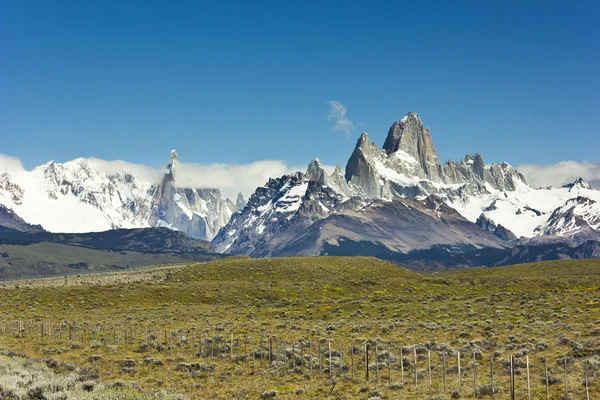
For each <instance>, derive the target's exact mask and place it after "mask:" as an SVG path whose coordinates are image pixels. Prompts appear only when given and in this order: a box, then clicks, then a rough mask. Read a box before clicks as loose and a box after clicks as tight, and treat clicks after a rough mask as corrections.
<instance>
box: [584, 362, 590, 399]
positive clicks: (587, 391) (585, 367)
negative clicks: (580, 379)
mask: <svg viewBox="0 0 600 400" xmlns="http://www.w3.org/2000/svg"><path fill="white" fill-rule="evenodd" d="M583 374H584V375H585V400H590V388H589V379H588V361H584V362H583Z"/></svg>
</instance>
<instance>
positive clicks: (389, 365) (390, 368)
mask: <svg viewBox="0 0 600 400" xmlns="http://www.w3.org/2000/svg"><path fill="white" fill-rule="evenodd" d="M387 362H388V383H392V345H391V343H388V359H387Z"/></svg>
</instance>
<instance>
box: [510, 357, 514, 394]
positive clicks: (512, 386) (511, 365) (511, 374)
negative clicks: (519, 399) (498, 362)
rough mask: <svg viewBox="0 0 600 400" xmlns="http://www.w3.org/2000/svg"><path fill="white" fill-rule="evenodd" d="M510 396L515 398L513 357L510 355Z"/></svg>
mask: <svg viewBox="0 0 600 400" xmlns="http://www.w3.org/2000/svg"><path fill="white" fill-rule="evenodd" d="M510 398H511V400H515V358H514V356H513V355H512V354H511V355H510Z"/></svg>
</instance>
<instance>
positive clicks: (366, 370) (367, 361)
mask: <svg viewBox="0 0 600 400" xmlns="http://www.w3.org/2000/svg"><path fill="white" fill-rule="evenodd" d="M365 379H366V381H367V382H369V344H368V343H366V342H365Z"/></svg>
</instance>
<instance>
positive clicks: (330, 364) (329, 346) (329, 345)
mask: <svg viewBox="0 0 600 400" xmlns="http://www.w3.org/2000/svg"><path fill="white" fill-rule="evenodd" d="M327 347H328V349H329V350H328V351H329V377H330V378H331V373H332V371H331V368H332V363H331V342H327Z"/></svg>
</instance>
